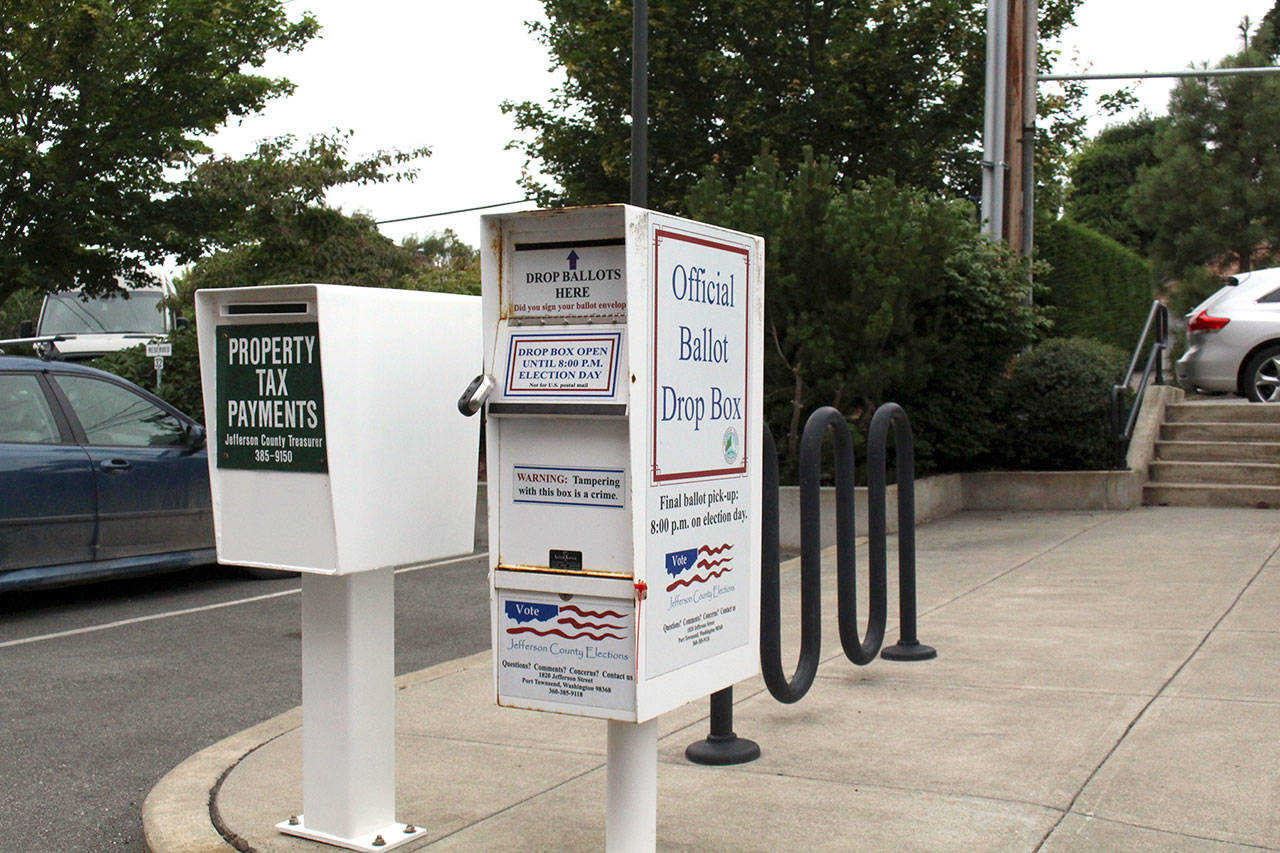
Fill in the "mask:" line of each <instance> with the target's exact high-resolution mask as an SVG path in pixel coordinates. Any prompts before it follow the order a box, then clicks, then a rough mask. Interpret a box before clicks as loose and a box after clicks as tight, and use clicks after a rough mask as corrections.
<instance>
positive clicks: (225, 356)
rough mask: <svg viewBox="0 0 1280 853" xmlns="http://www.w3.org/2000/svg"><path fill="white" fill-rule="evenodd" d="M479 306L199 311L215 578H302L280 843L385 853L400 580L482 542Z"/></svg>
mask: <svg viewBox="0 0 1280 853" xmlns="http://www.w3.org/2000/svg"><path fill="white" fill-rule="evenodd" d="M480 316H481V312H480V300H479V299H477V298H476V297H474V296H456V295H449V294H438V293H433V294H429V293H414V292H406V291H393V290H383V289H376V288H365V287H343V286H337V285H323V284H297V285H280V286H273V287H245V288H231V289H225V290H202V291H199V292H197V293H196V317H197V321H198V327H199V339H200V369H201V381H202V384H203V387H204V408H205V416H206V421H207V426H208V435H209V474H210V481H211V483H210V484H211V488H212V493H213V520H214V532H215V534H216V540H217V549H218V559H219V560H220V561H222V562H224V563H232V564H238V565H245V566H257V567H263V568H270V569H288V570H294V571H299V572H303V573H304V574H303V579H302V608H301V609H302V709H303V726H302V805H303V813H301V814H295V815H292V816H290V817H289V818H288V820H284V821H281V822H280V823H278V824H276V827H277V829H279V830H280V831H281V832H284V833H287V834H290V835H297V836H301V837H303V838H308V839H311V840H314V841H321V842H325V843H328V844H332V845H336V846H339V847H344V848H347V849H351V850H363V851H377V850H387V849H391V848H393V847H396V846H399V845H401V844H407V843H411V842H413V841H415V840H416V839H417V838H419V837H420V836H419V835H418V834H417V833H418V832H419V830H418V829H417V828H416V827H415V826H412V825H409V824H405V823H401V822H398V821H396V820H395V630H394V618H395V617H394V613H395V605H394V581H395V578H394V573H395V568H396V567H399V566H407V565H415V564H422V563H425V562H427V561H430V560H433V559H436V558H440V557H446V556H451V555H454V554H464V553H467V552H469V551H471V549H472V545H473V542H474V524H475V494H476V463H477V456H478V445H479V435H478V427H479V425H478V424H477V423H476V422H475V421H474V420H471V419H467V418H464V417H462V415H461V414H459V412H458V410H457V407H456V404H455V401H456V399H457V393H458V388H460V387H462V386H464V385H465V384H466V383H467V381H468V379H470V378H471V377H472V376H474V375H475V371H476V368H477V366H478V362H479V359H477V358H476V357H475V353H476V348H477V347H479V346H480V339H481V327H480Z"/></svg>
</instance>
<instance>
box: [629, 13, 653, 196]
mask: <svg viewBox="0 0 1280 853" xmlns="http://www.w3.org/2000/svg"><path fill="white" fill-rule="evenodd" d="M631 203H632V204H633V205H635V206H636V207H648V206H649V0H633V2H632V6H631Z"/></svg>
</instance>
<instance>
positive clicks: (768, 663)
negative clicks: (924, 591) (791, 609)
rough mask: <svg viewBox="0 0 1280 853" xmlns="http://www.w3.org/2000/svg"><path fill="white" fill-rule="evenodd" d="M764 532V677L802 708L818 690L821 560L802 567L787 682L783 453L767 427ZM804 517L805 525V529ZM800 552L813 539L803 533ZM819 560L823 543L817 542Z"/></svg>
mask: <svg viewBox="0 0 1280 853" xmlns="http://www.w3.org/2000/svg"><path fill="white" fill-rule="evenodd" d="M763 491H764V495H763V501H762V504H763V510H764V518H763V519H762V520H761V521H762V523H763V525H764V527H763V530H762V534H761V543H760V544H761V548H760V550H761V565H760V673H761V675H762V676H764V683H765V686H766V687H768V688H769V693H771V694H772V695H773V698H774V699H777V700H778V701H779V702H784V703H787V704H790V703H792V702H798V701H800V699H801V698H803V697H804V694H806V693H808V692H809V688H810V687H812V686H813V679H814V676H816V675H817V674H818V657H819V653H820V652H821V648H822V611H821V609H820V608H821V606H822V576H821V574H820V571H821V565H820V562H819V560H818V559H803V558H802V559H801V561H800V658H799V660H798V661H797V662H796V671H795V674H794V675H793V676H792V677H791V678H787V674H786V671H785V670H784V668H783V665H782V599H781V592H780V583H779V577H778V575H779V564H780V561H779V559H778V447H777V445H776V444H774V441H773V433H772V432H771V431H770V430H769V427H768V425H767V424H766V425H765V427H764V484H763ZM803 519H804V516H803V514H802V516H801V523H802V524H805V523H806V522H805V521H804V520H803ZM801 535H802V540H801V546H802V550H803V546H804V544H805V543H806V542H807V541H808V538H809V534H807V533H806V532H804V531H803V530H802V532H801ZM814 546H815V547H817V549H818V552H819V556H820V551H821V543H819V542H816V541H815V542H814Z"/></svg>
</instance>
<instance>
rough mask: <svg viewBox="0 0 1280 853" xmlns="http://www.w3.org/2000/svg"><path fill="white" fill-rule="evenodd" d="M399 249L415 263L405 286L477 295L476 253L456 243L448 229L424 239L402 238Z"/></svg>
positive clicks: (463, 244)
mask: <svg viewBox="0 0 1280 853" xmlns="http://www.w3.org/2000/svg"><path fill="white" fill-rule="evenodd" d="M400 246H401V248H403V249H407V250H408V251H410V252H412V253H413V256H414V259H415V261H416V263H417V268H416V269H415V270H414V272H413V273H412V275H411V276H410V278H409V280H408V281H406V283H405V286H406V287H409V288H412V289H413V290H431V291H435V292H437V293H462V294H468V295H472V296H479V295H480V251H479V250H478V249H473V248H471V247H470V246H468V245H467V244H466V243H464V242H462V241H461V240H459V239H458V235H457V234H455V233H453V231H452V229H448V228H446V229H445V230H444V232H443V233H440V234H428V235H427V236H425V237H406V238H404V239H403V240H401V241H400Z"/></svg>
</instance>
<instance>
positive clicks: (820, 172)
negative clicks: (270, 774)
mask: <svg viewBox="0 0 1280 853" xmlns="http://www.w3.org/2000/svg"><path fill="white" fill-rule="evenodd" d="M806 154H808V152H806ZM687 205H688V209H689V211H690V214H691V215H692V216H694V217H695V218H698V219H702V220H705V221H709V222H713V223H716V224H719V225H725V226H729V227H732V228H737V229H740V230H743V231H748V232H750V233H753V234H761V235H763V236H764V238H765V245H766V247H767V251H766V252H765V280H766V281H767V282H768V287H767V288H766V295H765V299H766V302H765V416H766V418H767V420H768V421H769V422H770V424H771V425H772V426H773V429H774V431H775V435H778V441H779V449H780V451H782V452H783V454H784V460H785V461H784V464H790V465H792V466H794V464H795V460H796V455H797V454H796V448H797V445H798V441H799V436H800V430H801V426H802V424H803V417H804V416H805V415H806V414H807V413H808V412H809V411H811V410H812V409H813V408H815V407H817V406H820V405H825V404H830V405H834V406H836V407H838V408H840V409H841V410H842V411H845V412H848V413H850V416H851V418H852V420H853V421H854V423H855V426H857V427H858V428H859V429H860V430H861V432H862V434H865V430H866V428H867V426H868V425H869V423H870V420H871V416H872V414H873V413H874V411H875V408H876V407H877V406H878V405H880V404H881V403H884V402H887V401H890V400H892V401H895V402H898V403H900V404H902V405H903V406H905V407H907V410H908V412H910V414H911V419H912V424H913V427H914V430H915V435H916V454H917V459H918V460H919V467H920V469H921V470H931V469H938V468H944V469H952V470H954V469H957V468H960V467H964V466H972V465H973V464H975V461H976V460H978V459H979V458H981V457H982V456H983V454H984V453H986V452H987V451H988V450H989V449H990V446H991V443H992V441H993V440H994V439H995V437H996V432H997V426H996V423H995V421H994V420H993V417H992V412H993V411H994V410H996V409H998V406H997V405H996V400H997V396H996V395H997V394H998V391H999V388H1000V383H1001V378H1002V376H1003V372H1004V370H1005V368H1006V366H1007V365H1008V364H1009V363H1010V362H1011V361H1012V359H1013V357H1014V356H1015V355H1016V354H1017V353H1018V352H1019V350H1021V349H1022V348H1023V347H1024V346H1027V345H1029V344H1030V343H1031V342H1032V341H1033V340H1034V338H1035V336H1036V334H1037V333H1038V331H1039V330H1040V329H1041V325H1042V324H1041V321H1040V319H1039V314H1038V312H1037V310H1036V309H1033V308H1031V307H1030V306H1028V305H1027V304H1026V296H1027V288H1028V286H1029V285H1028V276H1027V267H1026V263H1025V261H1024V260H1023V259H1021V258H1019V257H1018V256H1017V254H1016V253H1014V252H1012V251H1011V250H1009V248H1008V247H1007V246H1005V245H1004V244H1002V243H995V242H992V241H990V240H987V239H985V238H984V237H983V236H982V235H981V234H980V233H979V230H978V226H977V224H976V223H975V222H974V217H973V209H972V207H971V206H970V205H969V204H968V203H967V202H965V201H959V200H947V199H939V198H936V197H931V196H930V195H928V194H926V193H924V192H922V191H920V190H916V189H911V188H904V187H899V186H896V185H895V184H894V183H893V182H892V181H890V180H889V179H887V178H876V179H873V180H871V181H870V182H867V183H864V184H860V185H858V186H856V187H851V188H848V189H842V188H840V187H839V186H838V183H837V168H836V166H835V164H834V163H831V162H830V161H826V160H814V159H813V158H812V157H811V156H806V157H805V159H804V160H802V161H801V163H800V164H799V165H798V166H797V167H796V168H795V169H794V170H791V171H788V170H784V169H783V168H782V166H781V164H780V163H779V162H778V160H776V159H775V158H774V157H773V156H772V155H771V154H770V153H769V152H768V151H765V152H764V153H762V154H761V155H759V156H757V158H756V160H755V163H754V166H753V168H752V169H751V170H750V171H749V172H747V173H746V174H744V175H743V176H742V177H741V178H739V179H738V181H737V182H736V183H735V184H734V185H732V186H730V185H728V184H727V183H726V182H724V181H723V180H721V179H720V178H718V177H716V176H715V175H714V174H710V173H709V174H708V175H707V176H706V177H704V179H703V180H702V181H701V182H699V184H698V185H697V186H696V187H695V190H694V192H693V193H692V194H691V195H690V197H689V199H688V201H687Z"/></svg>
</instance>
